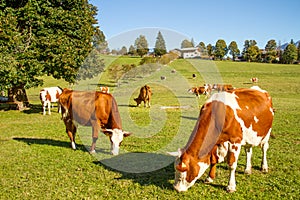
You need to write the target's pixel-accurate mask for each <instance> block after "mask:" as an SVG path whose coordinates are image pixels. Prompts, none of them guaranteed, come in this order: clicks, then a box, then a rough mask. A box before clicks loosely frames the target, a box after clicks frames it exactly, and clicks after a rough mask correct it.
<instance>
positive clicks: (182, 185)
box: [174, 162, 209, 192]
mask: <svg viewBox="0 0 300 200" xmlns="http://www.w3.org/2000/svg"><path fill="white" fill-rule="evenodd" d="M198 165H199V167H200V170H199V173H198V176H197V177H195V178H194V180H192V182H190V183H189V182H187V180H186V178H187V172H186V171H185V172H179V171H177V170H176V172H175V183H174V188H175V189H176V190H177V191H178V192H185V191H187V190H188V189H189V188H190V187H192V186H193V185H194V184H195V182H196V181H197V180H198V179H199V178H200V177H201V176H202V175H203V174H204V172H205V171H206V169H207V168H208V167H209V165H208V164H207V163H204V162H199V163H198Z"/></svg>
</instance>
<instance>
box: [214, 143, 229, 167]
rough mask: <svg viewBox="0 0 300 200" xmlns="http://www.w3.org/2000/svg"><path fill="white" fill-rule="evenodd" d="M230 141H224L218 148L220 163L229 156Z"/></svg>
mask: <svg viewBox="0 0 300 200" xmlns="http://www.w3.org/2000/svg"><path fill="white" fill-rule="evenodd" d="M228 143H229V142H224V144H221V145H219V146H218V148H217V152H216V153H217V156H218V163H221V162H224V161H225V158H226V156H227V152H228Z"/></svg>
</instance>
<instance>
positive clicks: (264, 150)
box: [261, 141, 269, 173]
mask: <svg viewBox="0 0 300 200" xmlns="http://www.w3.org/2000/svg"><path fill="white" fill-rule="evenodd" d="M268 148H269V143H268V141H267V142H266V143H264V144H263V145H262V153H263V155H262V162H261V171H262V172H264V173H267V172H268V162H267V150H268Z"/></svg>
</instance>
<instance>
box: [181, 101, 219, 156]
mask: <svg viewBox="0 0 300 200" xmlns="http://www.w3.org/2000/svg"><path fill="white" fill-rule="evenodd" d="M224 121H225V107H224V104H220V103H214V104H208V105H207V106H206V107H204V108H202V109H201V112H200V116H199V120H198V121H197V124H196V125H195V128H194V130H193V132H192V134H191V137H190V139H189V142H188V143H187V145H186V147H185V149H186V152H187V153H189V154H191V155H192V156H198V158H199V159H200V158H204V157H206V156H207V155H210V153H211V151H212V150H213V147H214V146H215V145H216V144H217V142H218V140H219V136H220V134H221V132H222V128H223V124H224Z"/></svg>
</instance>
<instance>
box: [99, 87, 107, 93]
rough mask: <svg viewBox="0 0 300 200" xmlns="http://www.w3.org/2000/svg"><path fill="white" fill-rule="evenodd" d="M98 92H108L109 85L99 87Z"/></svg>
mask: <svg viewBox="0 0 300 200" xmlns="http://www.w3.org/2000/svg"><path fill="white" fill-rule="evenodd" d="M100 92H103V93H109V87H107V86H102V87H100Z"/></svg>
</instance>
